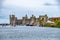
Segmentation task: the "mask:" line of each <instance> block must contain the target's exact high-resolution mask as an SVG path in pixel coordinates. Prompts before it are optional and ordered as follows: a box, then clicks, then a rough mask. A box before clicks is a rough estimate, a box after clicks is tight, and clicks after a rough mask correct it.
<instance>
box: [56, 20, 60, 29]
mask: <svg viewBox="0 0 60 40" xmlns="http://www.w3.org/2000/svg"><path fill="white" fill-rule="evenodd" d="M55 23H56V26H57V27H58V28H60V20H57V21H56V22H55Z"/></svg>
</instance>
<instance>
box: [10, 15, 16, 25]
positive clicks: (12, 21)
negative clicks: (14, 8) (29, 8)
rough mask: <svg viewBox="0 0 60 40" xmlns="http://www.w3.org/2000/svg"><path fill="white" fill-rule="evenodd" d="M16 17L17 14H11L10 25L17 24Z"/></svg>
mask: <svg viewBox="0 0 60 40" xmlns="http://www.w3.org/2000/svg"><path fill="white" fill-rule="evenodd" d="M15 22H16V18H15V15H10V25H12V26H15V25H16V24H15Z"/></svg>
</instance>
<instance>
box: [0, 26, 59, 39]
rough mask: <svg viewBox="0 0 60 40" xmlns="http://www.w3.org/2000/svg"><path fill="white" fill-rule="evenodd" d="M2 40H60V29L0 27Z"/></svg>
mask: <svg viewBox="0 0 60 40" xmlns="http://www.w3.org/2000/svg"><path fill="white" fill-rule="evenodd" d="M0 40H60V28H51V27H38V26H37V27H36V26H16V27H12V26H4V27H1V26H0Z"/></svg>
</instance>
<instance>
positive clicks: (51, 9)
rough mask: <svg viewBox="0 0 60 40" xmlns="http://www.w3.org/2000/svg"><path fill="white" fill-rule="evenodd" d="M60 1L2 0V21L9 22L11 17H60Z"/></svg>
mask: <svg viewBox="0 0 60 40" xmlns="http://www.w3.org/2000/svg"><path fill="white" fill-rule="evenodd" d="M59 10H60V0H0V20H1V19H4V20H5V19H7V20H9V15H12V14H14V15H16V17H18V18H20V19H21V18H22V17H23V16H25V15H26V14H27V15H28V17H31V15H32V14H33V15H35V16H36V17H39V15H45V14H47V15H48V17H57V16H60V14H59V13H60V11H59Z"/></svg>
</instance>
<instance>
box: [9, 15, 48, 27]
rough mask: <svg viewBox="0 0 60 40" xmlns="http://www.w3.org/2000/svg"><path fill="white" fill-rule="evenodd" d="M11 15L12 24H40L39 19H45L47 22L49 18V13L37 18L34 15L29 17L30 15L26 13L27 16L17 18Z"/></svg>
mask: <svg viewBox="0 0 60 40" xmlns="http://www.w3.org/2000/svg"><path fill="white" fill-rule="evenodd" d="M9 17H10V25H12V26H16V25H26V24H29V25H33V26H37V25H40V23H39V20H43V22H44V23H45V22H47V20H48V16H47V15H40V16H39V18H36V17H35V16H34V15H32V17H30V18H28V16H27V15H26V16H25V17H22V19H17V17H15V15H10V16H9ZM44 23H43V24H44Z"/></svg>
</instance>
